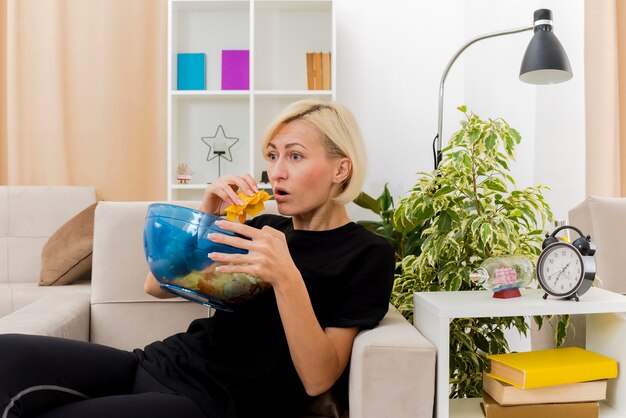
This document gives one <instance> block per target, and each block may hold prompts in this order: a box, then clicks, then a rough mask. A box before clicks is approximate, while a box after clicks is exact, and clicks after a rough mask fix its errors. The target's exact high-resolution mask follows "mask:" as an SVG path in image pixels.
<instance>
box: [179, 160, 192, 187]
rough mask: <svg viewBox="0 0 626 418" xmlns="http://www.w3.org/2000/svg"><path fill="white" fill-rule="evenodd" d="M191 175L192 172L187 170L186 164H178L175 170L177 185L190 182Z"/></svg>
mask: <svg viewBox="0 0 626 418" xmlns="http://www.w3.org/2000/svg"><path fill="white" fill-rule="evenodd" d="M192 175H193V171H191V170H190V169H189V167H188V166H187V164H186V163H180V164H178V167H177V168H176V180H177V181H178V183H179V184H187V183H188V182H190V181H191V176H192Z"/></svg>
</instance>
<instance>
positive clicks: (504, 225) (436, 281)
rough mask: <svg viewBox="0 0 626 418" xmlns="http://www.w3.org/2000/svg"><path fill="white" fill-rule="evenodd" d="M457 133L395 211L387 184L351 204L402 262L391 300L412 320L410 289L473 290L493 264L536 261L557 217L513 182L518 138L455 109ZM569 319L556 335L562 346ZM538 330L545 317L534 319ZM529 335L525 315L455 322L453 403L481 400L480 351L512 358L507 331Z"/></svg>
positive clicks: (538, 193) (494, 122)
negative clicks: (459, 116) (370, 214)
mask: <svg viewBox="0 0 626 418" xmlns="http://www.w3.org/2000/svg"><path fill="white" fill-rule="evenodd" d="M459 110H460V111H461V112H463V114H464V116H465V118H464V119H463V120H462V121H461V129H460V130H459V131H458V132H456V133H455V134H453V135H452V137H451V139H450V142H449V144H448V145H447V147H445V148H444V149H443V158H442V160H441V163H440V164H439V166H438V168H437V169H436V170H435V171H433V172H421V173H419V174H420V177H419V179H418V181H417V183H416V184H415V185H414V186H413V188H412V189H411V190H410V191H409V192H408V193H407V194H406V195H405V196H404V197H403V198H402V199H400V201H399V203H398V204H397V205H395V204H394V202H393V199H392V197H391V195H390V193H389V190H388V189H387V187H386V186H385V189H384V190H383V193H382V194H381V195H380V196H379V197H378V198H377V199H374V198H372V197H370V196H368V195H366V194H362V195H361V196H360V197H359V198H358V199H357V200H356V203H357V204H358V205H360V206H362V207H365V208H369V209H371V210H373V211H374V212H376V213H378V214H379V215H380V217H381V220H380V221H376V222H361V223H362V224H363V225H364V226H366V227H367V228H368V229H370V230H372V231H374V232H376V233H378V234H379V235H381V236H383V237H385V238H387V240H388V241H389V242H390V243H391V245H392V246H393V247H394V249H395V250H396V255H397V259H398V264H397V269H396V277H395V284H394V288H393V293H392V298H391V301H392V303H393V304H394V306H396V307H397V308H398V310H399V311H400V312H401V313H402V314H403V315H404V316H405V317H406V318H407V319H408V320H409V321H412V317H413V293H414V292H416V291H455V290H476V289H479V288H480V286H479V285H477V284H476V283H474V282H472V281H471V280H470V272H471V271H472V270H473V269H475V268H477V267H478V266H479V265H480V264H481V263H482V262H483V261H484V260H486V259H488V258H489V257H492V256H499V255H508V254H521V255H526V256H529V257H530V258H531V259H532V260H533V261H534V260H535V259H536V257H537V256H538V255H539V252H540V250H541V242H542V234H543V232H544V229H545V227H546V225H547V224H548V223H549V222H550V221H551V220H552V219H553V214H552V211H551V209H550V207H549V205H548V204H547V202H546V200H545V198H544V196H543V194H542V191H543V190H544V189H546V186H541V185H540V186H533V187H527V188H525V189H522V190H518V189H517V188H516V186H515V180H514V179H513V177H512V176H511V174H510V169H509V166H510V163H511V162H512V161H514V159H515V147H516V145H517V144H519V142H520V140H521V137H520V135H519V133H518V132H517V131H516V130H515V129H513V128H511V127H510V126H509V125H508V124H507V123H506V121H504V120H503V119H487V120H482V119H481V118H480V117H479V116H478V115H476V114H474V113H471V112H468V111H467V109H466V108H465V106H462V107H459ZM567 319H568V318H565V319H563V320H562V321H561V322H560V323H559V327H558V328H557V336H558V337H560V341H557V344H560V343H562V340H563V338H564V336H565V328H564V327H565V326H567ZM537 320H538V321H539V322H538V323H539V325H540V326H541V319H540V318H537ZM511 327H515V328H517V330H518V331H519V332H520V333H522V334H524V335H526V333H527V330H528V324H527V323H526V321H525V320H524V318H523V317H511V318H465V319H458V320H455V321H454V323H453V324H451V335H450V345H451V346H450V353H453V354H451V357H450V373H451V375H450V385H451V393H450V397H452V398H457V397H479V396H481V388H482V371H483V370H484V368H485V366H486V364H487V360H486V358H485V357H484V355H482V354H483V353H502V352H506V351H508V344H507V341H506V339H505V336H504V334H503V329H504V328H511Z"/></svg>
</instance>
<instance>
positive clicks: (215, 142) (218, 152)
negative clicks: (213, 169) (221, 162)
mask: <svg viewBox="0 0 626 418" xmlns="http://www.w3.org/2000/svg"><path fill="white" fill-rule="evenodd" d="M200 139H202V142H204V143H205V144H207V146H208V147H209V153H208V154H207V156H206V160H207V161H211V160H212V159H214V158H218V157H221V158H224V159H225V160H228V161H230V162H231V163H232V162H233V154H232V153H231V148H232V147H233V145H235V144H236V143H237V142H239V138H234V137H230V136H226V132H224V128H223V127H222V125H219V126H218V127H217V130H216V131H215V135H213V136H203V137H202V138H200ZM211 154H213V155H211Z"/></svg>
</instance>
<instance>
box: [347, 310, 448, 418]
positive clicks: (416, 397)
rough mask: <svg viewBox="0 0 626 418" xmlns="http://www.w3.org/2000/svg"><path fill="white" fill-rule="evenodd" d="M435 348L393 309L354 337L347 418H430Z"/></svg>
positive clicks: (432, 401)
mask: <svg viewBox="0 0 626 418" xmlns="http://www.w3.org/2000/svg"><path fill="white" fill-rule="evenodd" d="M435 356H436V349H435V347H434V346H433V345H432V344H431V343H430V342H429V341H428V340H427V339H426V338H424V336H423V335H422V334H420V332H419V331H418V330H417V329H416V328H415V327H413V325H411V324H410V323H409V322H408V321H407V320H406V319H405V318H404V317H403V316H402V315H401V314H400V313H399V312H398V311H397V310H396V309H395V308H394V307H393V306H391V305H390V306H389V311H388V312H387V315H386V316H385V318H383V320H382V321H381V322H380V324H379V325H378V326H377V327H376V328H374V329H371V330H366V331H362V332H361V333H360V334H359V335H358V336H357V337H356V339H355V341H354V346H353V348H352V358H351V362H350V385H349V386H350V389H349V391H350V392H349V396H350V400H349V401H350V418H369V417H372V418H373V417H394V418H405V417H420V418H422V417H423V418H432V416H433V403H434V398H435Z"/></svg>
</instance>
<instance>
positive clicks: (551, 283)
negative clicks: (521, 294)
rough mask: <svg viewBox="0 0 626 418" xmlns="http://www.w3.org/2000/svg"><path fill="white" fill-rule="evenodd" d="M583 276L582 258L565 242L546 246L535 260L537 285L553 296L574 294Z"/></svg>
mask: <svg viewBox="0 0 626 418" xmlns="http://www.w3.org/2000/svg"><path fill="white" fill-rule="evenodd" d="M584 276H585V267H584V264H583V259H582V256H581V255H580V253H579V252H578V250H576V248H574V246H572V245H571V244H568V243H566V242H556V243H553V244H550V245H548V246H547V247H546V248H544V250H543V251H542V252H541V255H540V256H539V259H538V260H537V277H538V278H539V284H541V287H543V289H544V290H545V291H546V292H548V293H549V294H551V295H553V296H561V297H565V296H570V295H572V294H574V293H575V292H576V291H577V290H578V288H579V287H580V285H581V283H582V280H583V277H584Z"/></svg>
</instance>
